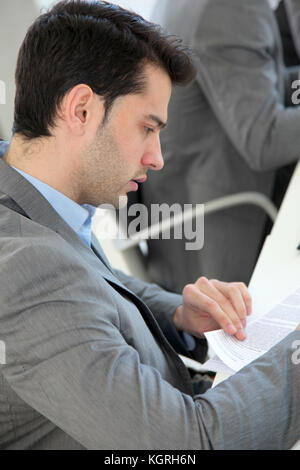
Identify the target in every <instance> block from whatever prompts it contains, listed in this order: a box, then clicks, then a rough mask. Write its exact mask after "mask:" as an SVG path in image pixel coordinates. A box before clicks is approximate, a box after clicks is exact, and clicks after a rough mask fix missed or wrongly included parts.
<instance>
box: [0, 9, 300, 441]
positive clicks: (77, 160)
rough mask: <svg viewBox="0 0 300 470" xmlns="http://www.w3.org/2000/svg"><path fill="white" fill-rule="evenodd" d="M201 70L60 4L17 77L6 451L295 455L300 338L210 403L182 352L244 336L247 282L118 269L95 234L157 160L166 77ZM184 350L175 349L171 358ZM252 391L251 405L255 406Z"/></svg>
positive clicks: (128, 21) (4, 194)
mask: <svg viewBox="0 0 300 470" xmlns="http://www.w3.org/2000/svg"><path fill="white" fill-rule="evenodd" d="M193 77H194V69H193V66H192V64H191V59H190V56H189V54H188V52H187V51H186V50H184V49H183V48H182V46H181V45H180V43H178V42H176V41H174V39H171V38H168V37H165V36H164V35H163V33H162V32H161V31H160V30H159V29H158V28H157V27H156V26H154V25H151V24H149V23H147V22H146V21H144V20H143V19H142V18H140V17H138V16H135V15H134V14H132V13H129V12H127V11H125V10H122V9H120V8H118V7H116V6H112V5H110V4H106V3H102V2H93V3H87V2H84V1H70V2H60V3H58V4H57V5H56V6H54V8H53V9H52V10H51V11H50V12H49V13H46V14H44V15H42V16H41V17H40V18H38V19H37V20H36V21H35V23H34V24H33V25H32V27H31V28H30V29H29V31H28V34H27V36H26V38H25V40H24V43H23V45H22V47H21V50H20V54H19V59H18V63H17V70H16V85H17V91H16V100H15V124H14V137H13V140H12V143H11V145H10V147H9V149H8V151H7V152H6V154H5V156H4V161H0V191H1V193H0V234H1V235H0V237H1V238H0V247H1V251H0V256H1V259H0V278H1V285H0V305H1V307H0V331H1V338H0V339H1V340H2V341H3V342H5V345H6V364H4V365H3V366H2V369H1V388H0V394H1V400H0V415H1V420H0V423H1V424H0V442H1V446H2V448H5V449H13V448H22V449H27V448H31V449H53V448H55V449H82V448H87V449H97V448H98V449H99V448H101V449H162V448H163V449H208V448H219V449H221V448H225V449H228V448H239V449H242V448H289V447H291V446H292V445H293V444H294V442H295V441H296V440H297V437H298V436H299V433H300V420H299V409H300V407H299V400H300V399H299V394H298V390H299V385H300V370H299V367H297V366H296V365H293V364H292V363H291V361H290V356H291V354H292V352H293V350H292V343H293V341H294V340H295V339H297V338H299V337H300V333H299V331H296V332H294V333H293V334H291V335H289V337H288V338H286V339H285V340H284V341H282V342H281V343H280V344H278V345H277V346H276V347H275V348H273V349H272V351H270V352H269V353H268V354H267V355H265V356H264V357H262V358H261V359H259V360H258V361H256V362H255V363H254V364H252V365H251V366H249V367H247V368H245V369H244V371H243V372H241V373H240V374H237V375H236V376H235V377H233V378H232V379H230V380H228V381H227V382H226V383H224V384H221V385H220V386H219V387H217V388H216V389H214V390H209V391H208V392H207V393H206V394H205V395H203V396H202V395H198V396H194V391H193V388H192V386H191V380H190V377H189V374H188V372H187V370H186V369H185V366H184V365H183V363H182V362H181V361H180V359H179V357H178V356H177V354H176V352H175V350H176V351H177V352H181V353H182V352H183V353H185V354H189V353H188V351H187V347H186V345H185V342H184V336H183V333H182V332H183V331H184V332H187V333H190V334H191V335H193V336H194V341H195V348H194V350H193V351H192V354H193V357H195V358H198V359H201V358H203V357H204V356H205V353H206V343H205V340H204V339H203V338H201V337H202V334H203V332H204V331H208V330H212V329H216V328H219V327H222V328H223V329H224V330H225V331H227V332H228V333H229V334H234V335H236V337H237V339H239V340H243V339H244V338H245V333H244V327H245V325H246V319H247V315H248V314H250V312H251V299H250V297H249V293H248V291H247V289H246V287H245V286H244V285H243V284H239V283H231V284H226V283H223V282H219V281H217V280H212V281H208V280H207V279H206V278H200V279H199V280H198V281H197V282H196V283H195V284H194V285H188V286H186V287H185V289H184V291H183V296H179V295H175V294H171V293H167V292H165V291H163V290H162V289H160V288H159V287H158V286H155V285H150V284H145V283H143V282H141V281H138V280H137V279H133V278H131V277H129V276H126V275H124V274H122V273H120V272H116V271H114V270H113V269H112V268H111V266H110V265H109V263H108V261H107V260H106V258H105V255H104V253H103V252H102V250H101V247H100V246H99V245H98V246H96V244H95V242H94V241H93V239H92V234H91V230H90V221H91V216H92V214H93V211H94V207H95V206H98V205H99V204H102V203H110V204H114V205H115V206H118V203H119V198H120V197H121V196H122V197H123V199H124V198H125V199H126V195H127V194H128V192H129V191H134V190H136V189H137V182H143V181H145V179H146V177H147V172H148V170H159V169H161V168H162V166H163V160H162V155H161V150H160V142H159V131H160V129H161V128H162V127H163V126H164V125H165V124H166V121H167V106H168V101H169V98H170V94H171V87H172V84H184V83H188V82H189V81H190V80H192V78H193ZM174 349H175V350H174ZM253 397H255V399H253Z"/></svg>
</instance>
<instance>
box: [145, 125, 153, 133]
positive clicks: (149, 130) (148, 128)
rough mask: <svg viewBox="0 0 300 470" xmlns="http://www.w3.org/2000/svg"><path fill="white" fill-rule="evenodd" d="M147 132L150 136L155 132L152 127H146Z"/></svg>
mask: <svg viewBox="0 0 300 470" xmlns="http://www.w3.org/2000/svg"><path fill="white" fill-rule="evenodd" d="M145 131H146V134H150V132H154V129H152V127H147V126H145Z"/></svg>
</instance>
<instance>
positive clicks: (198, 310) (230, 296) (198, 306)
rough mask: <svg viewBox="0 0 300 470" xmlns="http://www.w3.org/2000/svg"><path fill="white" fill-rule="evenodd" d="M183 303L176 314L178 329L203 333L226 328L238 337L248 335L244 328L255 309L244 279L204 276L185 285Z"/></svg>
mask: <svg viewBox="0 0 300 470" xmlns="http://www.w3.org/2000/svg"><path fill="white" fill-rule="evenodd" d="M182 294H183V303H182V305H180V306H179V307H178V308H177V309H176V312H175V314H174V318H173V321H174V324H175V326H176V328H177V329H178V330H182V331H186V332H187V333H190V334H191V335H193V336H196V337H202V336H203V333H205V332H207V331H212V330H217V329H220V328H222V329H223V330H224V331H225V332H226V333H228V334H230V335H235V336H236V338H237V339H239V340H244V339H245V338H246V335H245V331H244V328H245V327H246V321H247V316H248V315H250V313H251V310H252V302H251V296H250V293H249V291H248V289H247V287H246V286H245V284H243V283H242V282H231V283H227V282H221V281H217V280H215V279H212V280H208V279H207V278H206V277H201V278H199V279H198V281H197V282H196V283H195V284H188V285H187V286H185V288H184V289H183V293H182Z"/></svg>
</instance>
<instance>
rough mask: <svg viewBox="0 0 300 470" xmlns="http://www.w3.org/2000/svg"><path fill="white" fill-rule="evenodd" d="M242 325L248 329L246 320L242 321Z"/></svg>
mask: <svg viewBox="0 0 300 470" xmlns="http://www.w3.org/2000/svg"><path fill="white" fill-rule="evenodd" d="M242 325H243V327H244V328H246V326H247V321H246V320H242Z"/></svg>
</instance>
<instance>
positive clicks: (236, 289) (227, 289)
mask: <svg viewBox="0 0 300 470" xmlns="http://www.w3.org/2000/svg"><path fill="white" fill-rule="evenodd" d="M211 282H212V283H213V284H214V285H215V286H216V288H217V289H219V290H220V291H221V292H222V293H223V294H224V295H225V296H226V297H229V298H230V300H231V301H233V305H234V307H235V308H236V309H237V311H239V309H243V308H244V307H245V309H246V315H247V316H248V315H250V314H251V312H252V298H251V295H250V292H249V291H248V289H247V287H246V285H245V284H244V283H243V282H231V283H226V282H222V281H218V280H216V279H213V280H211ZM238 299H239V301H238Z"/></svg>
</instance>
